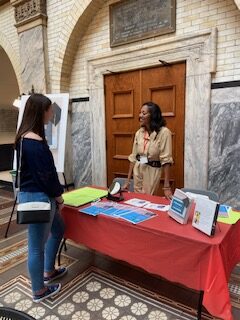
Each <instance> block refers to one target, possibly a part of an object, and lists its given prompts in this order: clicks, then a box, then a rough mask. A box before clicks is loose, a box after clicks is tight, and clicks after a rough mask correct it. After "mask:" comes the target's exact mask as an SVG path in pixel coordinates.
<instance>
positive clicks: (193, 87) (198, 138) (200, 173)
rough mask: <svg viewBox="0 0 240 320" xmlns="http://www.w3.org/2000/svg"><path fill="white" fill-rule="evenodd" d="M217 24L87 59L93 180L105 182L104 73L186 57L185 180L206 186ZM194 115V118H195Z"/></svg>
mask: <svg viewBox="0 0 240 320" xmlns="http://www.w3.org/2000/svg"><path fill="white" fill-rule="evenodd" d="M216 41H217V29H216V28H213V29H208V30H206V31H205V32H202V33H196V34H193V33H191V34H188V35H186V36H184V37H175V38H172V39H164V40H162V41H159V42H155V43H154V44H153V45H149V44H147V45H146V44H144V45H141V46H139V47H138V48H135V50H134V49H131V50H126V48H123V49H121V50H119V51H118V52H117V53H115V54H113V53H108V54H105V55H101V56H98V57H94V58H92V59H89V60H88V61H87V67H88V77H89V78H88V88H89V98H90V101H91V106H90V110H91V112H92V150H93V155H92V158H93V159H92V163H93V168H92V170H93V179H94V180H93V184H96V185H106V169H107V168H106V144H105V137H106V132H105V102H104V75H105V74H108V73H109V71H108V70H111V72H122V71H131V70H134V69H133V66H135V69H141V68H146V67H152V66H158V65H159V59H161V60H164V61H167V62H168V63H175V62H182V61H186V96H185V142H184V155H185V158H184V185H185V186H187V187H196V188H207V186H208V148H209V115H210V104H211V98H210V97H211V74H212V73H214V72H215V71H216ZM194 119H198V121H194Z"/></svg>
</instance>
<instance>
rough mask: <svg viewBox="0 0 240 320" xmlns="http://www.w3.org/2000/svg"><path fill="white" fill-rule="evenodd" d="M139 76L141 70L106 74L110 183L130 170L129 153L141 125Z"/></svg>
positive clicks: (108, 175) (108, 174)
mask: <svg viewBox="0 0 240 320" xmlns="http://www.w3.org/2000/svg"><path fill="white" fill-rule="evenodd" d="M139 80H140V79H139V71H132V72H128V73H121V74H112V75H108V76H105V107H106V124H107V128H106V132H107V170H108V172H107V177H108V185H109V184H111V182H112V180H113V179H114V178H115V177H126V176H127V173H128V166H129V162H128V156H129V154H130V153H131V151H132V143H133V139H134V134H135V131H136V130H137V127H138V112H139V111H138V110H139V103H140V82H139Z"/></svg>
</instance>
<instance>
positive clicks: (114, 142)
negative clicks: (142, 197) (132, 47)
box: [104, 63, 186, 195]
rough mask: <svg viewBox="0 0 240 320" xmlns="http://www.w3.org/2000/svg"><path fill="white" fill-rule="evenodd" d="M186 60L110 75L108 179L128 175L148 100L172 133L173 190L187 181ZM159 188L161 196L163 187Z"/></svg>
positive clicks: (107, 84)
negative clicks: (185, 141) (185, 150)
mask: <svg viewBox="0 0 240 320" xmlns="http://www.w3.org/2000/svg"><path fill="white" fill-rule="evenodd" d="M185 70H186V67H185V63H177V64H173V65H168V66H160V67H154V68H148V69H141V70H135V71H130V72H124V73H114V74H110V75H106V76H105V79H104V83H105V108H106V110H105V112H106V146H107V180H108V181H107V182H108V185H110V184H111V182H112V180H113V179H114V178H115V177H127V173H128V167H129V161H128V156H129V154H130V153H131V151H132V144H133V139H134V135H135V132H136V131H137V130H138V129H139V111H140V108H141V106H142V104H143V103H144V102H147V101H153V102H155V103H157V104H158V105H159V106H160V107H161V110H162V114H163V116H164V117H165V119H166V122H167V127H168V128H169V129H170V130H171V132H172V141H173V159H174V164H173V165H172V166H171V170H170V183H171V185H172V188H173V190H174V189H175V188H176V187H178V188H180V187H183V183H184V180H183V178H184V118H185V116H184V113H185ZM162 184H163V178H162V180H161V184H160V187H159V190H158V194H159V195H161V194H162V192H161V186H162Z"/></svg>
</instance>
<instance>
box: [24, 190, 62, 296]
mask: <svg viewBox="0 0 240 320" xmlns="http://www.w3.org/2000/svg"><path fill="white" fill-rule="evenodd" d="M30 201H44V202H46V201H50V202H51V213H50V215H51V218H50V222H49V223H36V224H29V225H28V271H29V274H30V278H31V282H32V291H33V293H35V292H36V291H39V290H41V289H43V288H44V282H43V276H44V271H45V272H51V271H53V270H54V269H55V267H54V265H55V259H56V255H57V251H58V248H59V245H60V242H61V240H62V238H63V234H64V223H63V219H62V217H61V215H60V214H59V211H58V208H57V206H56V201H55V199H54V198H49V197H48V196H47V195H46V194H45V193H43V192H19V194H18V202H19V203H25V202H30Z"/></svg>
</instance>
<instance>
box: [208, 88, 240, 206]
mask: <svg viewBox="0 0 240 320" xmlns="http://www.w3.org/2000/svg"><path fill="white" fill-rule="evenodd" d="M239 101H240V87H235V88H221V89H214V90H212V104H211V112H210V123H211V126H210V146H209V189H211V190H213V191H215V192H217V193H218V194H219V196H220V202H223V203H226V204H229V205H231V206H233V207H238V208H239V209H240V192H239V190H240V102H239Z"/></svg>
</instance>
